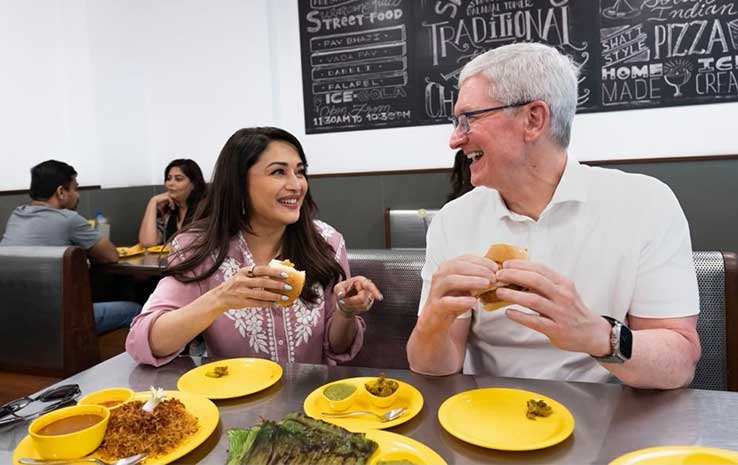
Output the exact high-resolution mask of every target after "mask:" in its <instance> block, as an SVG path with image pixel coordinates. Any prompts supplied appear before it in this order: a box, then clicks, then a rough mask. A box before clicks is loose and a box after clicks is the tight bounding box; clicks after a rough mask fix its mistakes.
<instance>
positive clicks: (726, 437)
mask: <svg viewBox="0 0 738 465" xmlns="http://www.w3.org/2000/svg"><path fill="white" fill-rule="evenodd" d="M204 361H208V360H205V359H199V358H192V357H186V356H183V357H179V358H177V359H175V360H174V361H173V362H172V363H170V364H168V365H165V366H163V367H160V368H152V367H148V366H139V365H136V363H134V362H133V360H131V358H130V357H129V356H128V355H127V354H121V355H119V356H117V357H115V358H113V359H110V360H108V361H106V362H103V363H101V364H99V365H97V366H95V367H92V368H90V369H89V370H87V371H84V372H82V373H79V374H77V375H75V376H72V377H71V378H69V379H66V380H64V381H62V382H61V383H60V384H65V383H77V384H79V385H80V386H81V387H82V392H83V394H84V393H86V392H91V391H93V390H96V389H101V388H104V387H110V386H130V387H131V388H133V389H134V390H137V391H143V390H147V389H148V387H149V386H150V385H155V386H161V387H163V388H165V389H176V383H177V379H178V378H179V376H180V375H181V374H182V373H184V372H186V371H187V370H189V369H191V368H193V367H194V366H196V365H199V364H200V363H202V362H204ZM382 371H383V372H385V373H386V374H387V376H390V377H393V378H397V379H401V380H404V381H406V382H408V383H410V384H412V385H414V386H415V387H417V388H418V389H419V390H420V391H421V392H422V393H423V397H424V399H425V404H424V406H423V410H422V411H421V412H420V413H419V414H418V415H417V416H416V417H415V418H413V419H412V420H410V421H408V422H406V423H404V424H402V425H399V426H397V427H395V428H392V429H391V430H390V431H393V432H395V433H400V434H404V435H406V436H410V437H412V438H414V439H416V440H418V441H421V442H423V443H424V444H426V445H428V446H430V447H431V448H433V449H434V450H435V451H436V452H438V453H439V454H440V455H441V456H443V458H444V459H446V461H447V462H448V463H449V464H467V463H468V464H474V463H495V464H543V463H546V464H557V463H560V464H567V465H569V464H606V463H608V462H609V461H610V460H612V459H613V458H615V457H617V456H619V455H621V454H623V453H625V452H628V451H631V450H635V449H640V448H643V447H649V446H659V445H677V444H679V445H692V444H695V445H706V446H713V447H722V448H728V449H734V450H738V434H736V431H738V418H737V417H736V413H735V412H736V411H738V393H730V392H719V391H701V390H691V389H682V390H677V391H663V392H662V391H649V390H636V389H631V388H628V387H624V386H620V385H615V384H593V383H574V382H561V381H545V380H530V379H514V378H498V377H492V376H464V375H453V376H446V377H441V378H435V377H427V376H422V375H417V374H415V373H412V372H410V371H406V370H382ZM379 372H380V370H377V369H369V368H354V367H327V366H323V365H307V364H293V365H288V366H286V367H285V371H284V376H283V377H282V379H281V380H280V382H278V383H277V384H276V385H274V386H272V387H271V388H269V389H267V390H265V391H262V392H261V393H257V394H254V395H251V396H246V397H241V398H237V399H231V400H226V401H215V403H216V405H217V406H218V408H219V410H220V415H221V418H220V425H219V426H218V428H217V429H216V430H215V432H214V433H213V434H212V435H211V436H210V438H208V440H207V441H205V442H204V443H203V444H202V445H200V446H199V447H198V448H197V449H195V450H194V451H193V452H191V453H190V454H188V455H186V456H185V457H182V458H181V459H179V460H177V463H178V464H218V465H221V464H223V463H225V457H226V449H227V437H226V435H225V434H224V433H225V431H226V430H227V429H228V428H231V427H236V426H250V425H253V424H256V423H258V422H259V421H260V418H262V417H263V418H270V419H280V418H281V417H282V416H284V415H285V414H286V413H288V412H293V411H302V403H303V400H304V399H305V397H306V396H307V395H308V394H309V393H310V392H311V391H313V390H314V389H315V388H316V387H318V386H321V385H323V384H325V383H327V382H329V381H332V380H335V379H340V378H347V377H354V376H373V375H377V374H378V373H379ZM490 386H500V387H513V388H521V389H527V390H531V391H536V392H539V393H541V394H544V395H547V396H550V397H552V398H554V399H556V400H558V401H559V402H562V403H563V404H564V405H566V406H567V408H568V409H569V410H570V411H571V412H572V414H573V415H574V418H575V420H576V427H575V430H574V434H573V435H572V436H571V437H570V438H569V439H567V440H566V441H564V442H563V443H561V444H558V445H556V446H553V447H550V448H547V449H543V450H539V451H532V452H503V451H495V450H489V449H484V448H481V447H476V446H473V445H470V444H467V443H465V442H463V441H460V440H458V439H456V438H454V437H453V436H451V435H450V434H448V433H446V431H445V430H443V428H442V427H441V425H440V424H439V422H438V418H437V411H438V407H439V406H440V404H441V403H442V402H443V401H444V400H445V399H446V398H448V397H450V396H451V395H453V394H455V393H458V392H461V391H465V390H468V389H474V388H478V387H490ZM480 426H482V427H483V425H480ZM26 428H27V424H21V425H18V426H15V427H12V428H10V429H5V430H0V462H1V463H10V458H11V455H12V451H13V449H14V448H15V445H16V444H17V443H18V442H19V441H20V440H21V439H22V438H23V437H24V436H25V434H26Z"/></svg>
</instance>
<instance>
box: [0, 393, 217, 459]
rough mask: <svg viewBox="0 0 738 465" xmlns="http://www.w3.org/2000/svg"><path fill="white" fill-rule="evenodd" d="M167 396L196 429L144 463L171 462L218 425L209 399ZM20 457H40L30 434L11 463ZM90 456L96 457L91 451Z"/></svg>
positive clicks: (140, 396) (143, 395) (141, 397)
mask: <svg viewBox="0 0 738 465" xmlns="http://www.w3.org/2000/svg"><path fill="white" fill-rule="evenodd" d="M164 394H165V395H166V396H167V397H172V398H175V399H179V400H180V401H181V402H182V403H183V404H184V406H185V408H186V409H187V411H188V412H190V413H191V414H192V415H193V416H195V417H196V418H197V422H198V426H199V428H198V430H197V432H196V433H195V434H193V435H192V436H190V437H188V438H185V440H184V441H182V443H181V444H180V445H179V446H177V447H176V448H175V449H174V450H172V451H171V452H170V453H168V454H166V455H162V456H160V457H156V458H154V459H148V460H144V462H143V463H144V464H145V465H164V464H167V463H172V462H174V461H175V460H177V459H178V458H180V457H182V456H183V455H185V454H187V453H188V452H190V451H192V450H193V449H195V447H197V446H199V445H200V444H202V443H203V442H205V440H206V439H207V438H208V437H209V436H210V434H211V433H212V432H213V431H215V427H216V426H218V420H219V419H220V413H219V412H218V407H216V406H215V404H214V403H212V402H211V401H210V400H208V399H206V398H204V397H202V396H198V395H194V394H189V393H186V392H178V391H164ZM149 395H150V392H137V393H136V395H135V397H134V399H136V400H144V401H145V400H147V399H148V398H149ZM20 457H31V458H34V459H40V458H41V456H40V455H38V452H36V448H35V447H34V446H33V442H32V441H31V437H30V436H26V437H25V438H23V439H22V440H21V442H19V443H18V446H16V448H15V451H14V452H13V464H15V465H19V463H18V459H19V458H20ZM90 457H96V455H95V453H94V452H93V453H92V454H90Z"/></svg>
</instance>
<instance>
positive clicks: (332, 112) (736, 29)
mask: <svg viewBox="0 0 738 465" xmlns="http://www.w3.org/2000/svg"><path fill="white" fill-rule="evenodd" d="M297 1H298V4H299V14H300V41H301V47H302V70H303V96H304V101H305V130H306V132H307V133H308V134H311V133H322V132H334V131H344V130H357V129H376V128H383V127H401V126H419V125H427V124H447V123H448V121H449V116H451V114H452V111H453V104H454V101H455V99H456V94H457V92H458V76H459V72H460V71H461V68H462V67H463V66H464V65H465V64H466V63H467V62H468V61H469V60H471V59H472V58H474V57H475V56H477V55H479V54H481V53H484V52H485V51H487V50H489V49H491V48H495V47H499V46H501V45H505V44H508V43H512V42H542V43H547V44H549V45H553V46H555V47H557V48H558V49H559V50H561V51H562V52H563V53H565V54H567V55H569V56H571V57H572V59H573V60H574V61H575V62H576V64H577V66H578V67H579V69H580V78H579V96H578V97H579V101H578V111H579V112H580V113H583V112H596V111H612V110H624V109H633V108H651V107H662V106H669V105H691V104H703V103H714V102H724V101H738V2H736V0H598V1H596V0H297ZM524 78H525V76H521V79H524Z"/></svg>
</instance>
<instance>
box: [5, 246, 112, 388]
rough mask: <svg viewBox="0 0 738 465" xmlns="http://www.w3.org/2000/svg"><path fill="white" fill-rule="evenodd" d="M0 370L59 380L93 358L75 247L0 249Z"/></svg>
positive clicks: (83, 270) (85, 283) (86, 294)
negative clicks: (54, 377)
mask: <svg viewBox="0 0 738 465" xmlns="http://www.w3.org/2000/svg"><path fill="white" fill-rule="evenodd" d="M0 321H2V324H0V369H2V370H7V371H18V372H27V373H37V374H44V375H47V376H64V375H69V374H72V373H76V372H78V371H80V370H81V369H84V368H87V367H89V366H91V365H93V364H94V363H95V362H96V360H97V357H98V353H97V341H96V339H95V331H94V319H93V315H92V303H91V299H90V284H89V272H88V269H87V261H86V255H85V252H84V251H83V250H82V249H80V248H79V247H0Z"/></svg>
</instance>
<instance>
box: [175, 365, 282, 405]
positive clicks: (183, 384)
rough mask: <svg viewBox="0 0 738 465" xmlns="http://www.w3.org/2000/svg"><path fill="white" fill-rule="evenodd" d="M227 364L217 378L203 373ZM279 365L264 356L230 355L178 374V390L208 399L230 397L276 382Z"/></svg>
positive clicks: (250, 392)
mask: <svg viewBox="0 0 738 465" xmlns="http://www.w3.org/2000/svg"><path fill="white" fill-rule="evenodd" d="M217 366H218V367H222V366H227V367H228V374H227V375H226V376H222V377H220V378H212V377H210V376H205V373H207V372H209V371H213V370H214V369H215V367H217ZM281 377H282V367H281V366H279V364H278V363H275V362H272V361H271V360H266V359H263V358H230V359H226V360H219V361H217V362H210V363H206V364H205V365H200V366H199V367H197V368H193V369H192V370H190V371H188V372H187V373H185V374H183V375H182V376H180V377H179V380H178V381H177V389H179V390H180V391H186V392H192V393H193V394H200V395H203V396H205V397H208V398H210V399H230V398H233V397H241V396H245V395H248V394H253V393H255V392H259V391H261V390H264V389H266V388H268V387H269V386H271V385H272V384H274V383H276V382H277V381H279V379H280V378H281Z"/></svg>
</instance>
